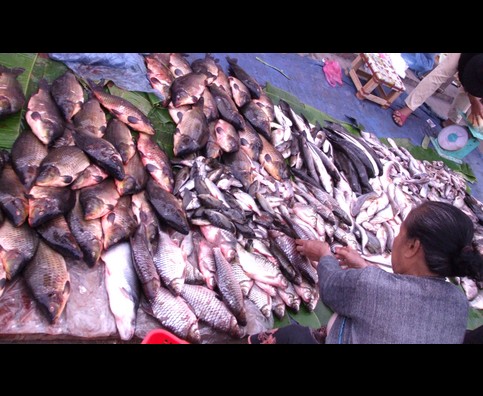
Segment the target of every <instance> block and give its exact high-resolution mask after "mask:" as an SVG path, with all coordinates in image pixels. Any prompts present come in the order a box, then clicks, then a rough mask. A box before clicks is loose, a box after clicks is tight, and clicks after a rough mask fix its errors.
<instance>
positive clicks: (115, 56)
mask: <svg viewBox="0 0 483 396" xmlns="http://www.w3.org/2000/svg"><path fill="white" fill-rule="evenodd" d="M49 57H50V58H51V59H53V60H56V61H59V62H63V63H65V64H66V65H67V67H69V68H70V69H71V70H72V71H73V72H74V73H76V74H77V75H79V76H80V77H82V78H83V79H90V80H94V81H97V80H101V79H104V80H106V81H108V80H110V81H113V82H114V84H116V85H117V86H118V87H119V88H122V89H125V90H128V91H140V92H150V93H154V94H156V95H157V96H158V97H160V95H159V93H158V92H157V91H156V90H154V89H153V88H152V87H151V84H150V82H149V80H148V77H147V69H146V65H145V63H144V57H143V56H142V54H136V53H49Z"/></svg>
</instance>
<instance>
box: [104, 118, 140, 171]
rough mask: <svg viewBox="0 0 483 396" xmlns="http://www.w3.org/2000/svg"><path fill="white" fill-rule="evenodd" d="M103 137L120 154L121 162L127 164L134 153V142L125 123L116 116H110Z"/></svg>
mask: <svg viewBox="0 0 483 396" xmlns="http://www.w3.org/2000/svg"><path fill="white" fill-rule="evenodd" d="M104 139H106V140H107V141H108V142H110V143H112V145H113V146H114V147H115V149H116V150H117V151H118V152H119V154H121V158H122V162H123V164H127V163H128V162H129V160H130V159H131V158H132V157H133V156H134V154H136V143H135V142H134V140H133V138H132V135H131V131H130V130H129V128H128V127H127V126H126V124H124V123H123V122H122V121H119V120H117V119H116V118H112V119H111V120H110V121H109V123H108V124H107V129H106V133H105V134H104Z"/></svg>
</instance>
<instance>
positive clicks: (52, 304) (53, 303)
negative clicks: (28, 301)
mask: <svg viewBox="0 0 483 396" xmlns="http://www.w3.org/2000/svg"><path fill="white" fill-rule="evenodd" d="M69 295H70V280H69V279H66V280H65V283H64V287H63V289H62V290H50V291H47V292H46V293H45V294H42V295H40V296H37V299H38V300H39V302H40V305H41V306H43V307H44V308H45V312H46V314H47V317H48V319H49V321H50V323H51V324H54V323H56V322H57V320H58V319H59V317H60V315H61V314H62V312H63V311H64V308H65V304H66V303H67V300H68V298H69Z"/></svg>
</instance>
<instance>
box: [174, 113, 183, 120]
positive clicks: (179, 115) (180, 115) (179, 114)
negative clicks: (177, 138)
mask: <svg viewBox="0 0 483 396" xmlns="http://www.w3.org/2000/svg"><path fill="white" fill-rule="evenodd" d="M176 116H177V117H178V118H179V122H181V120H182V119H183V113H182V112H181V111H178V112H177V113H176Z"/></svg>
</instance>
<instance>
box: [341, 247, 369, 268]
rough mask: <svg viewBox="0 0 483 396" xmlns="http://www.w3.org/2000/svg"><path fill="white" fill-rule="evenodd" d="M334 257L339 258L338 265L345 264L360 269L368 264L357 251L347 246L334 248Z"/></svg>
mask: <svg viewBox="0 0 483 396" xmlns="http://www.w3.org/2000/svg"><path fill="white" fill-rule="evenodd" d="M335 257H336V258H337V259H338V260H339V263H340V265H345V266H347V267H349V268H359V269H360V268H366V267H367V266H369V263H368V262H367V261H366V260H364V259H363V258H362V257H361V255H360V254H359V253H358V252H357V251H355V250H354V249H352V248H350V247H348V246H340V247H337V248H335Z"/></svg>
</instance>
